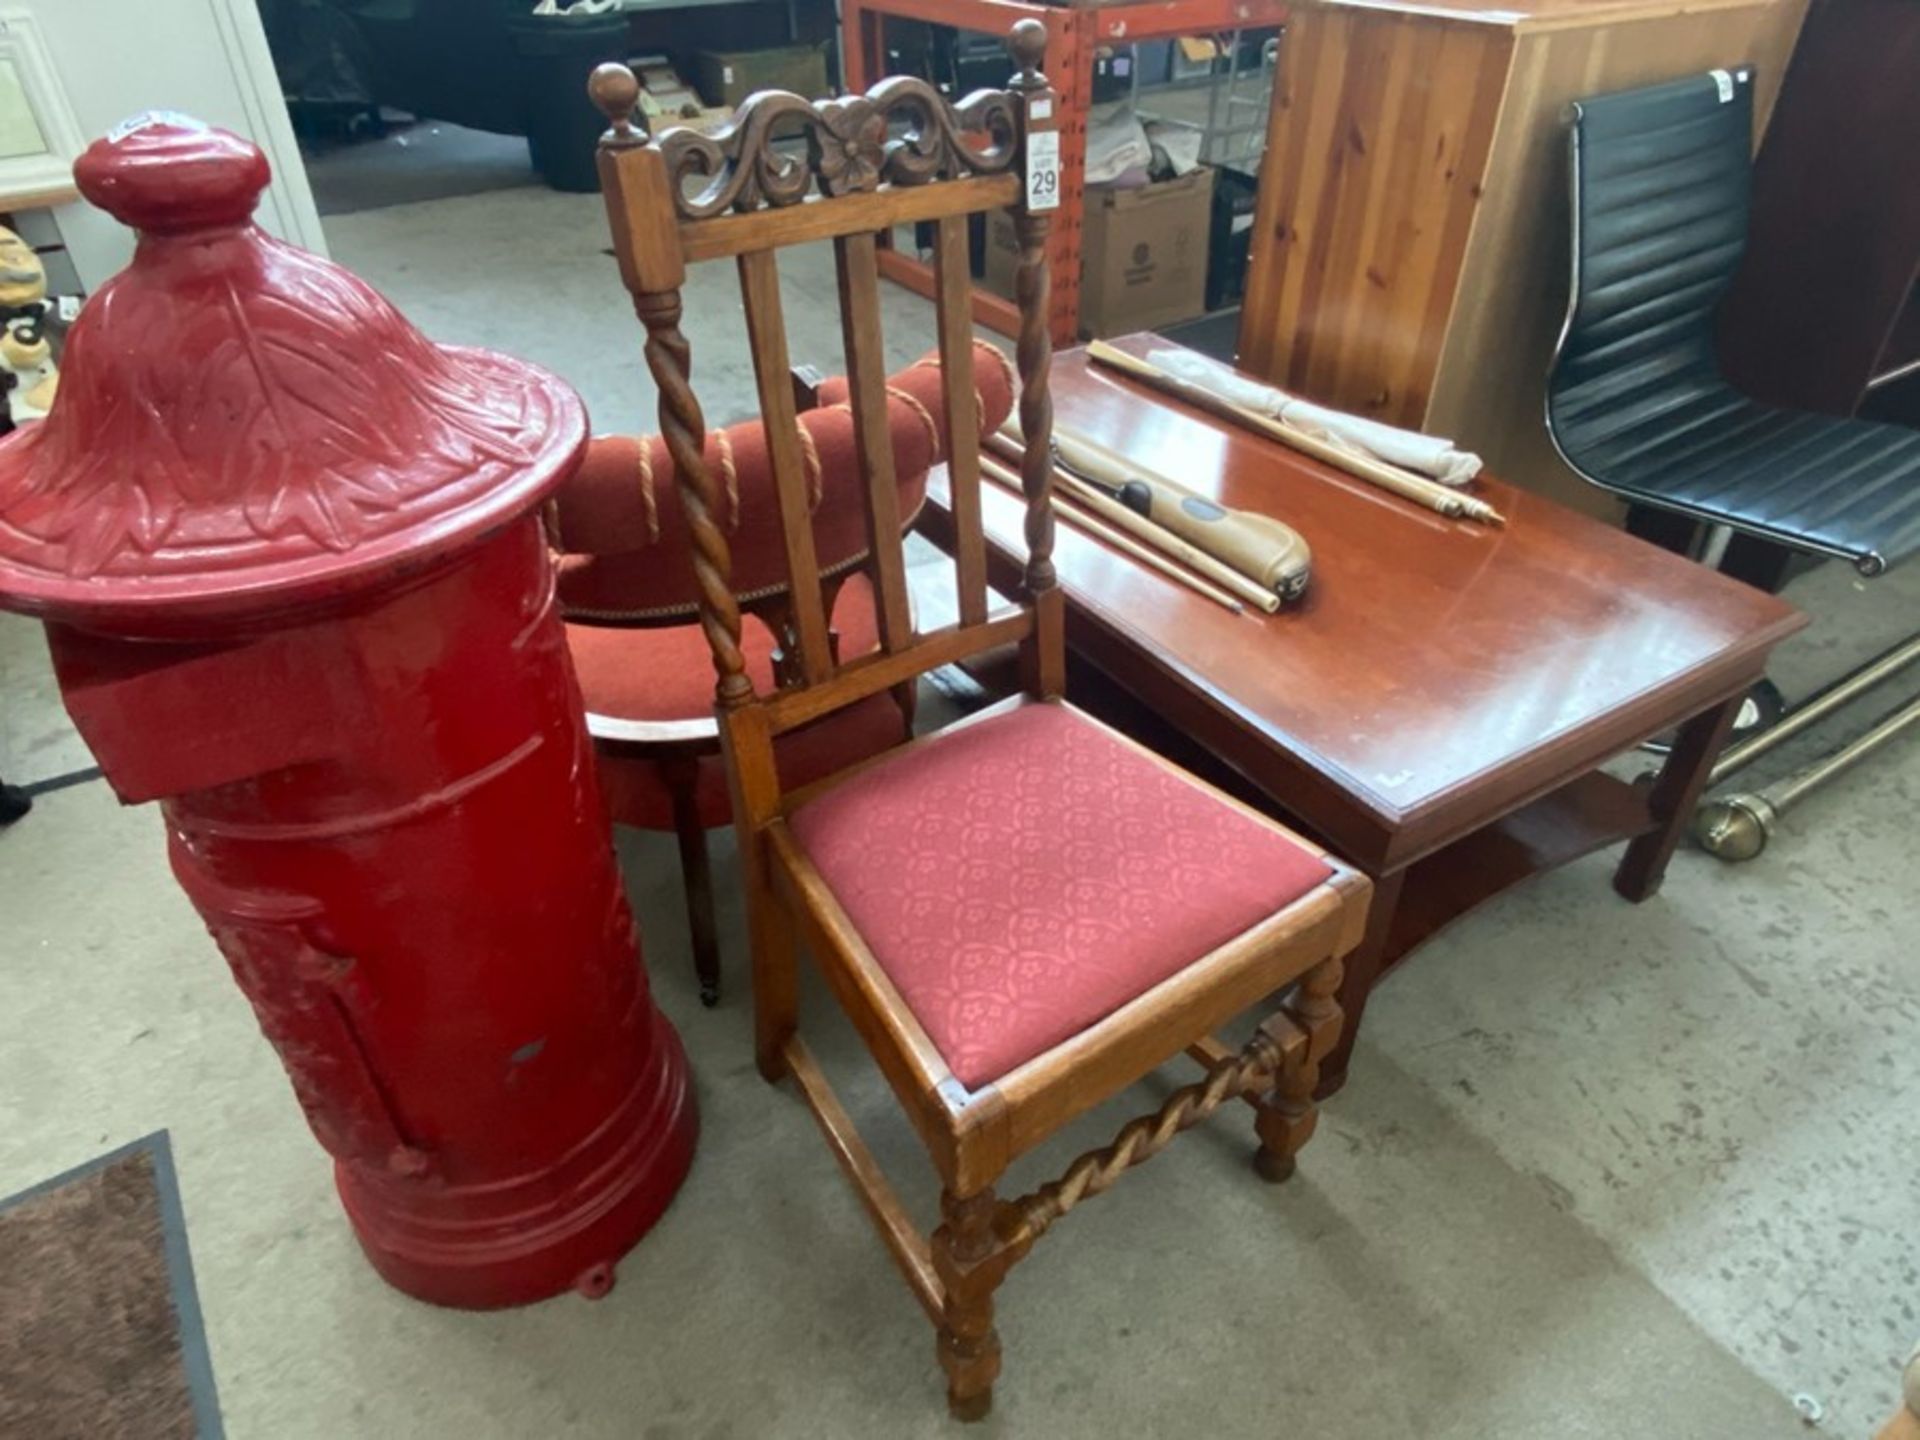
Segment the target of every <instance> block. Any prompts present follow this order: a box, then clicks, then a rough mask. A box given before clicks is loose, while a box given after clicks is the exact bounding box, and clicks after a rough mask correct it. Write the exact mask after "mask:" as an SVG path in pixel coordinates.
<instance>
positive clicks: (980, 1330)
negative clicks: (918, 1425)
mask: <svg viewBox="0 0 1920 1440" xmlns="http://www.w3.org/2000/svg"><path fill="white" fill-rule="evenodd" d="M997 1208H998V1206H997V1204H996V1202H995V1200H994V1198H993V1191H992V1190H991V1189H987V1190H982V1191H980V1192H979V1193H978V1194H974V1195H968V1196H964V1197H962V1196H958V1195H955V1194H953V1193H952V1192H951V1191H945V1190H943V1191H942V1192H941V1194H940V1215H941V1225H940V1228H939V1229H938V1230H936V1231H934V1234H933V1265H934V1269H935V1271H936V1272H937V1273H938V1274H939V1276H940V1283H941V1286H942V1287H943V1288H944V1290H945V1291H946V1306H945V1316H944V1319H943V1323H942V1324H941V1326H940V1337H939V1350H940V1366H941V1368H942V1369H944V1370H945V1371H946V1372H947V1408H948V1410H950V1411H951V1412H952V1414H953V1417H954V1419H956V1420H983V1419H985V1418H986V1415H987V1412H988V1411H989V1410H991V1409H992V1408H993V1382H994V1380H995V1379H996V1378H997V1377H998V1376H999V1374H1000V1334H999V1332H998V1331H997V1330H995V1329H994V1328H993V1292H994V1290H995V1289H997V1288H998V1287H999V1284H1000V1282H1001V1280H1002V1279H1004V1278H1005V1276H1006V1273H1007V1269H1008V1264H1009V1256H1008V1255H1007V1253H1006V1251H1005V1250H1004V1249H1003V1248H1002V1247H1001V1245H1000V1244H999V1241H998V1237H997V1236H996V1234H995V1230H994V1215H995V1212H996V1210H997Z"/></svg>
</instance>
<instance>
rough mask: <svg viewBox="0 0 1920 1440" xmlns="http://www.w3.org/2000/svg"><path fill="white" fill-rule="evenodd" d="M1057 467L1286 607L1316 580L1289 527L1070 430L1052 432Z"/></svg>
mask: <svg viewBox="0 0 1920 1440" xmlns="http://www.w3.org/2000/svg"><path fill="white" fill-rule="evenodd" d="M1000 433H1001V434H1002V435H1004V436H1005V437H1006V438H1007V439H1008V440H1009V441H1011V442H1012V443H1014V444H1016V445H1017V444H1019V443H1020V427H1019V426H1018V424H1008V425H1002V426H1001V427H1000ZM1053 463H1054V468H1055V469H1057V470H1063V471H1065V472H1066V473H1067V474H1069V475H1071V476H1073V477H1074V478H1075V479H1077V480H1081V481H1084V482H1086V483H1087V484H1090V485H1092V486H1094V487H1095V488H1096V489H1098V490H1099V491H1100V493H1101V494H1103V495H1105V496H1107V497H1108V498H1109V499H1112V500H1118V501H1119V502H1120V503H1121V504H1122V505H1124V506H1126V507H1127V509H1129V510H1131V511H1133V512H1134V513H1135V514H1137V515H1140V516H1141V517H1143V518H1144V519H1147V520H1151V521H1152V522H1153V523H1154V524H1155V525H1158V526H1160V527H1161V528H1162V529H1163V530H1166V531H1168V532H1169V533H1170V534H1172V535H1174V536H1177V537H1178V538H1179V539H1181V540H1184V541H1186V542H1187V543H1188V544H1189V545H1191V546H1193V547H1194V548H1195V549H1197V550H1201V551H1204V552H1205V553H1207V554H1208V555H1211V556H1212V557H1213V558H1214V559H1216V560H1218V561H1219V562H1220V563H1221V564H1222V565H1225V566H1227V567H1228V568H1229V569H1231V570H1234V571H1237V572H1238V573H1239V574H1241V575H1244V576H1246V577H1247V579H1249V580H1251V581H1253V582H1254V583H1255V584H1257V585H1259V586H1260V587H1261V588H1262V589H1263V590H1271V591H1273V593H1274V594H1276V595H1278V596H1279V597H1280V603H1281V604H1283V605H1284V604H1286V603H1287V602H1288V601H1289V600H1297V599H1299V598H1300V596H1301V595H1302V594H1304V593H1305V591H1306V588H1307V584H1308V582H1309V581H1310V580H1311V578H1312V575H1313V555H1312V552H1311V551H1310V550H1309V549H1308V547H1307V542H1306V539H1305V538H1304V537H1303V536H1302V535H1301V534H1300V532H1299V531H1297V530H1295V529H1294V528H1293V527H1292V526H1291V525H1288V524H1287V523H1286V522H1285V521H1283V520H1277V519H1275V518H1274V517H1273V516H1271V515H1264V514H1262V513H1260V512H1259V511H1257V510H1234V509H1230V508H1229V507H1227V506H1225V505H1222V504H1220V502H1219V501H1217V500H1215V499H1213V498H1212V497H1211V496H1208V495H1202V494H1200V493H1199V492H1197V491H1194V490H1189V489H1187V487H1186V486H1184V485H1182V484H1180V482H1179V481H1177V480H1174V479H1171V478H1170V477H1168V476H1166V475H1164V474H1162V473H1160V472H1159V471H1157V470H1149V469H1147V468H1146V467H1145V466H1142V465H1138V464H1135V463H1134V462H1133V461H1131V460H1129V459H1128V458H1127V457H1126V456H1124V455H1122V454H1120V453H1119V452H1118V451H1115V450H1109V449H1108V448H1107V447H1106V446H1104V445H1101V444H1098V443H1096V442H1094V441H1092V440H1089V439H1087V437H1086V436H1084V435H1082V434H1080V433H1079V432H1077V431H1075V430H1073V429H1071V428H1070V427H1068V426H1065V425H1060V424H1056V425H1055V426H1054V427H1053Z"/></svg>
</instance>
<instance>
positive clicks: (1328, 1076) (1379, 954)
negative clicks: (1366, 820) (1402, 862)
mask: <svg viewBox="0 0 1920 1440" xmlns="http://www.w3.org/2000/svg"><path fill="white" fill-rule="evenodd" d="M1406 878H1407V872H1406V871H1404V870H1396V871H1394V872H1393V874H1391V875H1381V876H1377V877H1376V878H1375V879H1374V882H1373V901H1372V903H1371V905H1369V907H1368V909H1367V933H1366V936H1365V937H1364V938H1363V939H1362V940H1361V941H1360V944H1359V947H1358V948H1357V949H1355V950H1354V952H1353V953H1352V954H1351V955H1349V956H1347V959H1346V968H1345V973H1344V974H1343V975H1342V977H1341V980H1340V989H1339V990H1338V991H1337V992H1336V994H1335V998H1336V999H1337V1000H1339V1002H1340V1038H1339V1039H1338V1040H1336V1041H1335V1042H1334V1046H1333V1049H1332V1050H1330V1051H1329V1052H1327V1056H1326V1058H1325V1059H1324V1060H1322V1061H1321V1062H1320V1083H1319V1085H1318V1086H1317V1087H1315V1089H1314V1092H1313V1094H1314V1098H1315V1099H1316V1100H1324V1099H1326V1098H1327V1097H1328V1096H1329V1095H1331V1094H1333V1093H1334V1092H1335V1091H1336V1090H1338V1089H1339V1088H1340V1087H1341V1086H1342V1085H1344V1084H1346V1083H1347V1060H1348V1058H1349V1057H1351V1056H1352V1054H1353V1041H1354V1037H1355V1036H1356V1035H1358V1034H1359V1033H1360V1017H1361V1016H1362V1015H1364V1014H1365V1013H1366V1009H1367V997H1368V996H1369V995H1371V994H1372V993H1373V987H1374V984H1375V982H1377V981H1378V980H1379V979H1380V972H1381V971H1382V970H1384V969H1385V968H1386V963H1387V936H1388V934H1389V933H1390V932H1391V931H1392V929H1393V915H1394V911H1396V910H1398V909H1399V908H1400V887H1401V886H1402V885H1403V884H1404V883H1405V881H1406Z"/></svg>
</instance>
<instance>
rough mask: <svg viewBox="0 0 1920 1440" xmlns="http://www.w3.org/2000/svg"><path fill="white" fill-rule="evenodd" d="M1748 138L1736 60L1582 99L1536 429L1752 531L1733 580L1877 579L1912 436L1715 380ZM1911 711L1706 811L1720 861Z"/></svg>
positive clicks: (1691, 515)
mask: <svg viewBox="0 0 1920 1440" xmlns="http://www.w3.org/2000/svg"><path fill="white" fill-rule="evenodd" d="M1752 146H1753V71H1752V69H1751V68H1750V67H1746V66H1742V67H1741V68H1739V69H1737V70H1731V71H1727V70H1716V71H1711V72H1709V73H1708V74H1705V75H1695V76H1692V77H1690V78H1688V79H1685V80H1676V81H1673V82H1672V83H1670V84H1666V85H1654V86H1650V87H1648V88H1647V89H1644V90H1628V91H1623V92H1621V93H1619V94H1614V95H1602V96H1599V97H1597V98H1595V99H1591V100H1582V101H1580V102H1578V103H1577V104H1575V105H1574V107H1573V293H1572V296H1571V298H1570V300H1569V302H1568V307H1567V320H1566V325H1565V327H1564V328H1563V329H1562V331H1561V334H1560V344H1559V347H1558V349H1557V350H1556V352H1555V356H1554V366H1553V373H1552V376H1551V378H1550V379H1549V381H1548V385H1547V429H1548V431H1549V433H1551V435H1552V436H1553V442H1554V444H1555V446H1557V447H1558V449H1559V451H1560V454H1561V456H1562V457H1563V458H1564V459H1565V460H1566V462H1567V464H1569V465H1570V466H1572V467H1573V469H1574V470H1575V471H1577V472H1578V473H1579V474H1580V475H1582V476H1584V477H1585V478H1586V479H1587V480H1589V481H1591V482H1592V483H1593V484H1595V485H1598V486H1600V487H1601V488H1602V489H1604V490H1610V491H1613V492H1614V493H1615V494H1617V495H1622V496H1624V497H1626V498H1627V499H1628V500H1630V501H1633V502H1635V504H1636V505H1639V506H1650V507H1654V508H1655V510H1656V511H1661V512H1667V513H1669V514H1671V515H1675V516H1679V517H1684V519H1685V520H1686V521H1691V522H1706V523H1707V524H1708V525H1711V526H1717V527H1724V532H1726V533H1730V534H1731V535H1732V537H1733V539H1734V542H1735V543H1736V544H1737V543H1738V542H1740V541H1741V540H1745V541H1746V542H1747V544H1748V547H1749V549H1748V552H1747V554H1745V555H1744V556H1742V557H1741V563H1738V564H1735V563H1728V564H1726V565H1725V567H1724V568H1725V569H1727V571H1728V572H1729V573H1732V574H1737V575H1740V576H1741V578H1745V579H1749V580H1755V581H1756V582H1759V581H1760V580H1761V579H1762V577H1765V578H1766V579H1768V580H1772V581H1773V582H1774V583H1777V581H1778V578H1779V576H1780V575H1781V574H1782V573H1783V572H1782V570H1781V569H1780V567H1778V566H1771V565H1769V564H1767V563H1766V562H1765V561H1761V562H1758V563H1756V562H1755V561H1754V560H1753V558H1752V556H1753V552H1754V551H1755V550H1758V551H1764V552H1766V553H1767V554H1768V555H1771V556H1774V557H1778V556H1779V555H1780V553H1781V552H1780V550H1779V549H1778V547H1781V546H1785V547H1789V548H1790V549H1792V550H1795V551H1800V552H1810V553H1813V554H1816V555H1825V556H1834V557H1838V558H1840V559H1844V560H1848V561H1851V562H1852V563H1853V565H1854V566H1855V567H1856V568H1857V569H1858V570H1859V571H1860V573H1861V574H1863V575H1878V574H1880V573H1881V572H1882V571H1883V570H1885V569H1887V568H1888V567H1889V566H1891V565H1895V564H1898V563H1899V562H1900V561H1902V560H1905V559H1906V558H1908V557H1909V556H1911V555H1913V554H1914V552H1915V551H1917V550H1920V431H1916V430H1912V429H1908V428H1907V427H1905V426H1900V425H1885V424H1880V423H1878V422H1875V421H1870V420H1854V419H1842V418H1836V417H1834V416H1830V415H1815V414H1810V413H1807V412H1804V411H1797V410H1785V409H1780V408H1778V407H1776V406H1771V405H1763V404H1761V403H1759V402H1758V401H1756V400H1753V399H1751V398H1749V397H1748V396H1746V395H1744V394H1742V393H1741V392H1740V391H1738V390H1736V389H1735V388H1734V387H1733V386H1732V385H1730V384H1728V383H1727V381H1726V380H1725V379H1724V378H1723V377H1722V375H1721V373H1720V368H1719V362H1718V359H1717V358H1716V354H1715V348H1714V311H1715V308H1716V307H1717V306H1718V305H1719V303H1720V300H1721V298H1722V297H1723V296H1724V295H1725V294H1726V292H1727V290H1728V288H1729V287H1730V286H1731V285H1732V283H1733V278H1734V273H1735V271H1736V270H1738V268H1739V265H1740V257H1741V254H1742V252H1743V251H1744V249H1745V248H1746V240H1747V209H1748V190H1749V178H1750V173H1751V161H1752ZM1640 513H1641V514H1642V515H1644V514H1645V513H1646V512H1644V511H1642V512H1640ZM1635 528H1638V529H1640V530H1641V533H1643V534H1646V533H1649V531H1650V530H1652V529H1653V528H1654V527H1648V526H1637V527H1635ZM1697 528H1698V526H1697V525H1695V524H1685V525H1682V526H1681V527H1680V530H1681V531H1682V532H1685V533H1688V534H1691V532H1692V531H1694V530H1696V529H1697ZM1709 533H1712V532H1709ZM1724 553H1725V554H1726V555H1727V558H1728V560H1729V562H1731V561H1732V560H1733V559H1734V552H1733V548H1732V546H1727V547H1724ZM1703 558H1705V557H1703ZM1716 559H1717V557H1716ZM1916 660H1920V637H1914V638H1912V639H1909V640H1907V641H1905V642H1903V643H1902V644H1900V645H1897V646H1895V647H1894V648H1893V649H1891V650H1889V651H1887V652H1885V653H1884V654H1882V655H1880V656H1878V657H1876V658H1875V659H1874V660H1871V661H1869V662H1868V663H1867V664H1866V665H1863V666H1861V667H1860V668H1859V669H1857V670H1855V671H1854V672H1852V673H1851V674H1850V675H1846V676H1843V677H1841V678H1840V679H1839V680H1836V681H1835V682H1833V683H1832V684H1830V685H1828V686H1827V687H1826V688H1825V689H1823V690H1822V691H1821V692H1819V694H1817V695H1814V696H1811V697H1809V698H1808V699H1807V700H1805V701H1803V702H1802V703H1801V704H1800V705H1799V706H1798V707H1797V708H1796V709H1795V710H1794V711H1792V712H1791V713H1789V714H1787V715H1785V716H1784V717H1782V718H1778V719H1776V720H1775V722H1774V723H1773V724H1772V726H1771V728H1770V729H1766V730H1764V731H1763V733H1759V734H1755V735H1752V736H1750V737H1748V738H1745V739H1742V740H1740V741H1739V742H1738V743H1736V744H1734V745H1732V746H1730V747H1729V748H1728V750H1727V751H1726V752H1725V753H1724V754H1723V755H1722V757H1721V759H1720V762H1719V763H1718V764H1717V765H1716V766H1715V769H1714V778H1715V780H1716V781H1718V780H1720V779H1722V778H1724V777H1725V776H1727V775H1730V774H1732V773H1733V772H1734V771H1736V770H1738V769H1740V768H1742V767H1743V766H1744V765H1746V764H1747V763H1750V762H1751V761H1752V760H1755V759H1758V758H1759V756H1760V755H1762V754H1764V753H1765V752H1766V751H1767V750H1769V749H1771V748H1773V746H1774V745H1777V744H1778V743H1780V742H1781V741H1784V740H1785V739H1787V738H1788V737H1789V736H1790V735H1792V734H1795V733H1798V732H1799V731H1801V730H1804V729H1806V728H1807V727H1809V726H1810V725H1812V724H1814V723H1816V722H1817V721H1818V720H1819V719H1821V718H1822V717H1824V716H1825V715H1828V714H1830V713H1832V712H1833V711H1835V710H1837V709H1838V708H1839V707H1840V706H1841V705H1843V704H1845V703H1847V702H1848V701H1849V700H1851V699H1852V698H1853V697H1854V696H1856V695H1859V694H1861V693H1863V692H1864V691H1865V690H1867V689H1868V688H1870V687H1872V686H1874V685H1877V684H1879V683H1881V682H1882V681H1884V680H1885V679H1886V678H1888V677H1889V676H1891V675H1893V674H1894V673H1895V672H1896V671H1898V670H1900V669H1901V668H1903V667H1905V666H1907V665H1909V664H1912V663H1913V662H1914V661H1916ZM1769 688H1770V687H1769ZM1756 698H1760V699H1762V702H1763V706H1762V708H1767V706H1766V704H1765V699H1766V697H1764V696H1763V697H1756ZM1917 723H1920V700H1916V701H1911V702H1909V703H1908V704H1907V705H1906V706H1904V707H1903V708H1901V709H1899V710H1897V711H1895V712H1894V713H1893V714H1891V715H1889V716H1888V717H1887V718H1886V719H1884V720H1883V721H1882V722H1881V723H1880V724H1879V725H1877V726H1875V727H1874V729H1872V730H1870V731H1869V732H1868V733H1867V734H1866V735H1863V736H1861V737H1859V738H1858V739H1856V740H1855V741H1854V742H1852V743H1851V744H1849V745H1847V746H1845V747H1843V748H1842V749H1840V750H1838V751H1836V752H1834V753H1833V754H1832V755H1829V756H1828V757H1826V758H1825V759H1823V760H1822V761H1820V762H1819V763H1818V764H1816V765H1814V766H1813V767H1811V768H1810V769H1809V770H1807V771H1805V772H1803V773H1802V774H1801V775H1799V776H1796V777H1794V778H1793V779H1792V780H1790V781H1788V782H1786V783H1785V784H1784V785H1782V786H1781V787H1778V790H1777V794H1769V792H1761V793H1760V794H1757V795H1735V796H1731V797H1727V798H1725V799H1722V800H1718V801H1715V802H1713V803H1712V804H1710V805H1708V806H1706V807H1705V808H1704V809H1703V810H1702V811H1701V813H1700V816H1699V819H1698V822H1697V824H1696V834H1697V835H1698V836H1699V838H1700V840H1701V842H1702V844H1703V845H1705V846H1706V848H1707V849H1708V850H1710V851H1711V852H1712V853H1714V854H1716V855H1719V856H1721V857H1722V858H1725V859H1744V858H1747V857H1749V856H1752V855H1755V854H1758V853H1759V851H1760V849H1761V848H1762V847H1763V846H1764V845H1765V843H1766V839H1767V835H1768V833H1769V831H1770V830H1771V828H1772V826H1773V823H1774V820H1775V817H1776V816H1777V814H1778V812H1779V810H1781V809H1783V808H1785V806H1786V805H1787V804H1789V803H1792V801H1793V800H1794V799H1796V798H1798V796H1799V795H1800V794H1803V793H1805V791H1806V790H1808V789H1811V788H1813V787H1814V786H1817V785H1818V784H1820V783H1823V782H1824V780H1825V779H1826V778H1828V777H1830V776H1831V775H1835V774H1838V773H1840V771H1841V770H1844V769H1845V768H1846V767H1847V766H1848V765H1850V764H1852V763H1853V762H1854V761H1855V760H1857V759H1859V758H1860V757H1862V756H1864V755H1865V754H1867V753H1869V752H1870V751H1871V750H1873V749H1875V748H1877V747H1878V746H1879V745H1880V744H1882V743H1883V742H1884V741H1885V740H1886V739H1888V738H1889V737H1891V736H1892V735H1893V734H1894V733H1896V732H1897V731H1899V730H1902V729H1905V728H1908V727H1910V726H1912V725H1914V724H1917Z"/></svg>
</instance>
